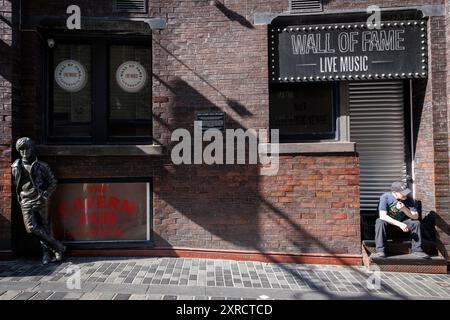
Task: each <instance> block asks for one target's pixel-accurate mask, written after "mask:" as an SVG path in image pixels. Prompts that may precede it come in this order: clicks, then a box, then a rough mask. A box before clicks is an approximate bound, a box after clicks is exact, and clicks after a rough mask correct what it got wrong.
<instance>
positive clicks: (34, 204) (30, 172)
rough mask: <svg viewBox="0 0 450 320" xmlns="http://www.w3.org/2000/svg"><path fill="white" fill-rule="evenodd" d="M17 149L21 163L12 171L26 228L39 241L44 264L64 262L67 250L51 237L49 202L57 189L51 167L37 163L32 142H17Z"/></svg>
mask: <svg viewBox="0 0 450 320" xmlns="http://www.w3.org/2000/svg"><path fill="white" fill-rule="evenodd" d="M16 149H17V151H18V152H19V153H20V156H21V159H17V160H16V161H15V162H14V163H13V164H12V166H11V167H12V175H13V178H14V188H15V191H16V195H17V199H18V201H19V204H20V208H21V210H22V215H23V222H24V224H25V228H26V230H27V232H28V233H31V234H33V235H34V236H36V237H37V238H38V239H39V240H40V242H41V247H42V253H43V256H42V263H43V264H48V263H49V262H54V261H61V260H62V258H63V253H64V251H65V250H66V247H65V246H64V245H63V244H62V243H61V242H59V241H57V240H55V239H54V238H53V237H52V236H51V234H50V224H49V221H48V213H47V201H48V199H49V197H50V196H51V194H52V192H53V191H55V189H56V185H57V180H56V178H55V176H54V175H53V173H52V171H51V170H50V167H49V166H48V165H47V164H46V163H45V162H42V161H39V160H38V159H37V157H36V154H35V149H34V143H33V141H32V140H31V139H30V138H27V137H23V138H20V139H19V140H17V142H16ZM52 254H53V255H54V257H52Z"/></svg>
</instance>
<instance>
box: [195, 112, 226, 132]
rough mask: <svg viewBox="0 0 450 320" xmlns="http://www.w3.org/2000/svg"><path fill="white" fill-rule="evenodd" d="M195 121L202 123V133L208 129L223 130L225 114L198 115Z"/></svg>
mask: <svg viewBox="0 0 450 320" xmlns="http://www.w3.org/2000/svg"><path fill="white" fill-rule="evenodd" d="M197 121H201V122H202V131H206V130H208V129H217V130H221V131H224V130H225V113H223V112H211V113H198V114H197Z"/></svg>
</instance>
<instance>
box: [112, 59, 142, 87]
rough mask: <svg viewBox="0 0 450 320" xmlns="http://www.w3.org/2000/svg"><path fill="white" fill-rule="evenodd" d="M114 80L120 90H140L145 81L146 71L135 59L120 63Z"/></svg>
mask: <svg viewBox="0 0 450 320" xmlns="http://www.w3.org/2000/svg"><path fill="white" fill-rule="evenodd" d="M116 80H117V84H118V85H119V87H120V88H122V90H124V91H126V92H138V91H140V90H141V89H142V88H143V87H144V86H145V83H146V81H147V71H145V68H144V66H143V65H142V64H140V63H139V62H137V61H127V62H124V63H122V64H121V65H120V66H119V68H117V71H116Z"/></svg>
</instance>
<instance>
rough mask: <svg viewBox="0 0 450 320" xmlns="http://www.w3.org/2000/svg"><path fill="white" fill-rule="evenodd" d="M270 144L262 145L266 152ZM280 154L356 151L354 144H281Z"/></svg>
mask: <svg viewBox="0 0 450 320" xmlns="http://www.w3.org/2000/svg"><path fill="white" fill-rule="evenodd" d="M269 145H273V144H270V143H262V144H260V147H261V150H262V151H266V150H267V148H268V146H269ZM278 146H279V154H301V153H353V152H355V151H356V143H354V142H311V143H279V144H278Z"/></svg>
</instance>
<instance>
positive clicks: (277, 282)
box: [0, 258, 450, 300]
mask: <svg viewBox="0 0 450 320" xmlns="http://www.w3.org/2000/svg"><path fill="white" fill-rule="evenodd" d="M77 275H81V281H79V282H77V278H76V276H77ZM377 276H378V274H376V273H368V272H367V271H366V269H365V268H363V267H344V266H323V265H321V266H319V265H295V264H275V263H260V262H240V261H228V260H206V259H184V258H69V259H66V260H65V261H64V263H62V264H51V265H48V266H42V265H41V264H40V263H39V261H30V260H15V261H8V262H0V300H11V299H16V300H28V299H31V300H61V299H81V300H86V299H89V300H94V299H95V300H155V299H156V300H159V299H161V300H177V299H178V300H181V299H183V300H192V299H196V300H197V299H198V300H215V299H226V300H235V299H239V300H242V299H244V300H245V299H252V300H253V299H262V300H271V299H450V274H447V275H429V274H408V273H379V279H381V282H380V286H379V287H378V288H372V289H369V287H368V285H367V280H368V279H369V278H370V279H372V280H373V281H371V283H372V284H375V285H376V282H377V281H376V279H378V277H377ZM78 283H79V284H80V286H79V287H77V284H78Z"/></svg>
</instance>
